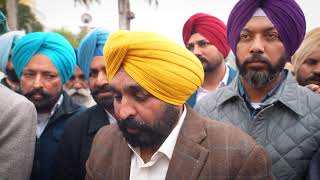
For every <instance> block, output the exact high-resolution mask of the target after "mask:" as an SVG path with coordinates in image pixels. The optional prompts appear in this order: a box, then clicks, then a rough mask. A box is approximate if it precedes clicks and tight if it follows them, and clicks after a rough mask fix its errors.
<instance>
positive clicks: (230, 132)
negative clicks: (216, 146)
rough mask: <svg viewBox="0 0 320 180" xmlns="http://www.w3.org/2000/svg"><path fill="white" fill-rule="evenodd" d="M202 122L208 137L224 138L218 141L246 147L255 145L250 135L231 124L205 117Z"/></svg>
mask: <svg viewBox="0 0 320 180" xmlns="http://www.w3.org/2000/svg"><path fill="white" fill-rule="evenodd" d="M203 122H204V126H205V129H206V133H207V137H208V138H210V139H222V140H224V141H223V142H222V141H221V140H218V141H219V142H221V143H226V144H225V145H232V146H234V145H239V146H247V147H246V148H249V147H254V146H255V145H256V142H255V140H254V139H252V137H251V136H249V135H248V134H247V133H245V132H244V131H242V130H241V129H239V128H238V127H236V126H234V125H232V124H229V123H225V122H221V121H217V120H212V119H207V118H204V119H203Z"/></svg>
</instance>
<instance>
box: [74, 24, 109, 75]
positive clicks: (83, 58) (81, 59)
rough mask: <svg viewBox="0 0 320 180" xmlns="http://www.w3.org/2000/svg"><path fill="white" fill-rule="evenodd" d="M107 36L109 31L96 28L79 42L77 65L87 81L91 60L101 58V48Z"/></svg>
mask: <svg viewBox="0 0 320 180" xmlns="http://www.w3.org/2000/svg"><path fill="white" fill-rule="evenodd" d="M108 36H109V31H107V30H105V29H102V28H97V29H94V30H92V31H91V32H89V33H88V34H87V35H86V36H85V37H84V38H83V39H82V40H81V42H80V45H79V47H78V49H77V55H78V65H79V67H80V69H81V70H82V72H83V73H84V75H85V77H86V78H87V79H88V78H89V74H90V66H91V62H92V58H93V57H95V56H103V46H104V44H105V42H106V40H107V38H108Z"/></svg>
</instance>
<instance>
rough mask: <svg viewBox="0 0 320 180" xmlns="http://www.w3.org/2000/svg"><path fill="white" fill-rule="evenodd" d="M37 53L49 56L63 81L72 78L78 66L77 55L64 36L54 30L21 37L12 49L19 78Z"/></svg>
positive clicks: (13, 61) (13, 60)
mask: <svg viewBox="0 0 320 180" xmlns="http://www.w3.org/2000/svg"><path fill="white" fill-rule="evenodd" d="M36 54H44V55H46V56H48V58H49V59H50V60H51V61H52V63H53V64H54V66H55V67H56V68H57V70H58V72H59V75H60V77H61V80H62V83H65V82H67V81H68V80H69V79H70V77H71V76H72V74H73V72H74V70H75V67H76V55H75V52H74V49H73V47H72V46H71V44H70V43H69V42H68V41H67V40H66V39H65V38H64V37H63V36H61V35H60V34H58V33H53V32H35V33H29V34H27V35H25V36H24V37H23V38H21V39H20V40H19V41H18V43H17V44H16V46H15V47H14V48H13V51H12V63H13V66H14V69H15V71H16V73H17V76H18V77H19V78H20V77H21V75H22V71H23V69H24V67H25V66H26V65H27V64H28V62H29V61H30V60H31V58H32V57H33V56H34V55H36Z"/></svg>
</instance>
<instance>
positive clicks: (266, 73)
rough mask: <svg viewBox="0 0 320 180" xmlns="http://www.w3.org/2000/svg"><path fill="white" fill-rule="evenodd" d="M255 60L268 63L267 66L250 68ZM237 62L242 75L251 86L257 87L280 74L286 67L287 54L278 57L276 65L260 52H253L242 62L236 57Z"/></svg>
mask: <svg viewBox="0 0 320 180" xmlns="http://www.w3.org/2000/svg"><path fill="white" fill-rule="evenodd" d="M253 62H259V63H263V64H265V65H267V68H266V69H263V70H261V69H254V68H253V69H249V68H248V67H247V65H249V64H250V63H253ZM236 63H237V66H238V69H239V74H240V76H241V77H242V78H243V79H244V80H246V81H247V82H248V83H249V85H250V86H251V87H253V88H256V89H257V88H262V87H265V86H266V85H267V84H268V83H269V82H270V81H272V80H273V79H275V78H276V77H277V76H278V75H279V73H280V72H281V71H282V70H283V68H284V65H285V63H286V58H285V55H282V56H281V57H280V58H279V59H278V63H277V64H276V65H272V64H271V63H270V60H269V59H267V58H265V57H263V56H262V55H261V54H259V53H253V54H252V55H251V56H250V57H248V58H247V59H245V60H244V62H243V63H242V64H240V62H239V59H238V58H236Z"/></svg>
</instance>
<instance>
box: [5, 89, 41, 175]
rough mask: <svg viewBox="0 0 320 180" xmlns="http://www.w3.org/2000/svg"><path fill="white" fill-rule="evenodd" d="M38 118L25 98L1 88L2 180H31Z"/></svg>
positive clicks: (33, 108) (32, 106)
mask: <svg viewBox="0 0 320 180" xmlns="http://www.w3.org/2000/svg"><path fill="white" fill-rule="evenodd" d="M36 121H37V114H36V109H35V107H34V105H33V104H32V103H31V102H30V101H29V100H27V99H26V98H25V97H23V96H21V95H19V94H16V93H15V92H13V91H12V90H10V89H8V88H7V87H5V86H3V85H2V84H0V180H28V179H29V177H30V173H31V169H32V162H33V156H34V147H35V141H36Z"/></svg>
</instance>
